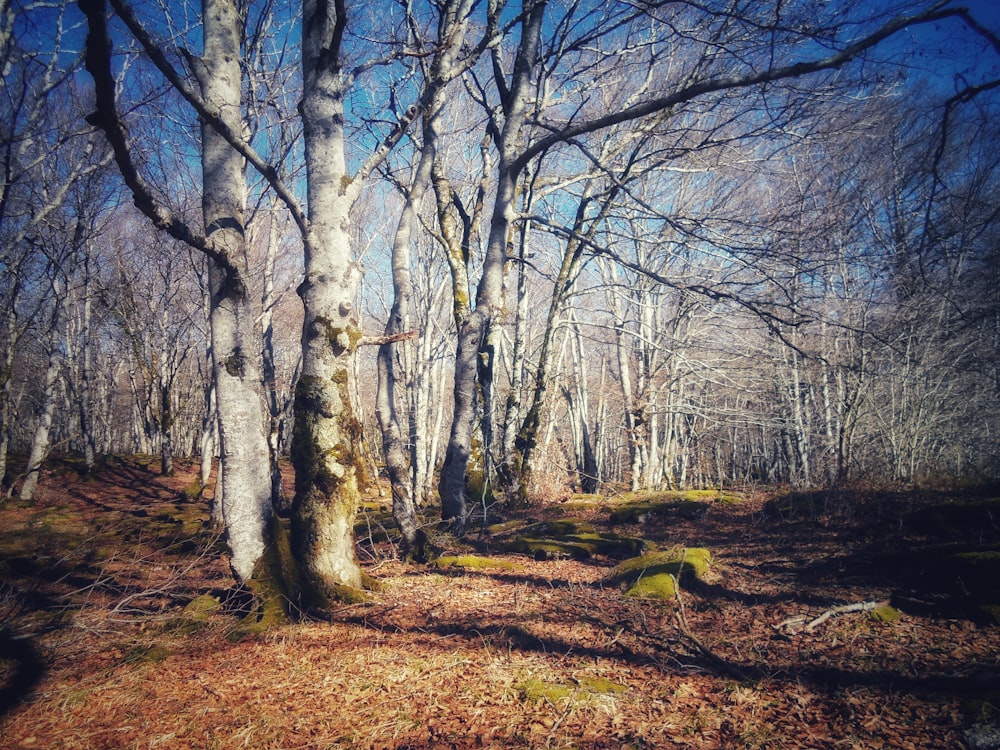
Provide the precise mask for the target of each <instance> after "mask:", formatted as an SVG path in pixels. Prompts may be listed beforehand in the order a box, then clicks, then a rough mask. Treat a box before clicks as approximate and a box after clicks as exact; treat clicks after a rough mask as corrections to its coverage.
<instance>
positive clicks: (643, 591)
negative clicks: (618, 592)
mask: <svg viewBox="0 0 1000 750" xmlns="http://www.w3.org/2000/svg"><path fill="white" fill-rule="evenodd" d="M625 596H627V597H630V598H635V599H660V600H663V601H670V600H672V599H673V598H674V597H675V596H677V578H676V577H675V576H674V575H672V574H670V573H653V574H651V575H645V576H642V577H641V578H640V579H639V580H637V581H636V582H635V583H633V584H632V585H631V586H629V587H628V588H626V589H625Z"/></svg>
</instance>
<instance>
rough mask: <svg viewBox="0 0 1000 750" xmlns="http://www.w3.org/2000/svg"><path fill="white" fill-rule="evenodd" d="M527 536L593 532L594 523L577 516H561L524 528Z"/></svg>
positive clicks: (557, 535)
mask: <svg viewBox="0 0 1000 750" xmlns="http://www.w3.org/2000/svg"><path fill="white" fill-rule="evenodd" d="M522 531H523V533H524V534H525V535H527V536H536V537H541V536H549V537H562V536H568V535H570V534H593V533H594V532H595V531H596V529H594V526H593V524H590V523H587V522H586V521H581V520H578V519H575V518H559V519H554V520H551V521H539V522H538V523H532V524H529V525H528V526H525V527H524V528H523V529H522Z"/></svg>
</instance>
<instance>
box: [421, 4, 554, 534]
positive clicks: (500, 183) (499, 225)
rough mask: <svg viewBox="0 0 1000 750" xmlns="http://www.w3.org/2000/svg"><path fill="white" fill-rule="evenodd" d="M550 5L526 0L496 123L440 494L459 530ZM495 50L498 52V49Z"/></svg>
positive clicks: (463, 521)
mask: <svg viewBox="0 0 1000 750" xmlns="http://www.w3.org/2000/svg"><path fill="white" fill-rule="evenodd" d="M545 5H546V2H545V0H535V2H532V3H530V4H526V7H525V14H524V19H523V21H522V29H521V41H520V44H519V46H518V51H517V56H516V58H515V62H514V68H513V73H512V76H511V81H510V85H509V87H506V86H505V87H503V89H504V95H503V99H504V101H503V102H502V106H503V112H504V121H503V126H502V127H501V128H493V129H492V132H494V133H495V135H496V137H497V144H496V145H497V150H498V152H499V163H498V165H497V178H496V197H495V199H494V204H493V214H492V219H491V223H490V233H489V239H488V241H487V245H486V256H485V258H484V260H483V272H482V276H481V277H480V281H479V286H478V288H477V290H476V306H475V309H473V310H472V311H471V312H470V313H469V314H468V316H467V317H466V318H465V320H464V321H462V322H461V323H460V325H459V329H458V348H457V351H456V354H455V391H454V394H455V409H454V416H453V418H452V425H451V434H450V436H449V439H448V448H447V450H446V452H445V459H444V465H443V466H442V467H441V480H440V483H439V486H438V487H439V491H440V494H441V511H442V512H441V516H442V521H443V522H444V523H445V524H447V525H448V526H449V527H450V528H451V529H452V530H453V531H454V532H456V533H458V534H463V533H464V532H465V526H466V523H467V518H468V512H469V511H468V505H467V502H466V497H465V485H466V473H467V471H468V468H469V459H470V457H471V455H472V438H473V432H474V426H475V418H476V396H477V389H478V388H489V387H491V386H492V383H484V382H480V372H481V371H482V369H483V368H484V367H485V369H486V371H489V370H490V368H491V353H490V351H489V349H488V346H487V343H488V338H489V333H490V328H491V326H492V325H493V319H494V316H495V315H496V314H497V313H498V312H499V311H500V309H501V306H502V304H503V299H502V298H503V271H504V264H505V263H506V261H507V242H508V239H509V237H510V227H511V224H512V222H513V220H514V201H515V198H516V195H517V190H516V184H517V180H518V178H519V175H520V171H521V169H523V164H522V163H520V162H519V161H518V160H517V157H518V156H519V154H520V149H519V141H520V139H521V137H522V128H523V127H524V124H525V119H526V113H527V108H528V100H529V97H530V95H531V79H532V75H533V71H534V69H535V65H536V63H537V55H538V47H539V38H540V35H541V29H542V19H543V17H544V13H545ZM493 52H494V53H495V54H499V51H498V50H496V49H494V50H493ZM495 68H496V69H497V70H502V69H503V65H502V64H501V62H500V61H499V60H497V61H496V65H495ZM462 291H463V290H461V289H459V288H457V287H456V289H455V295H456V309H457V308H458V306H459V305H458V301H459V297H460V294H461V293H462ZM481 358H482V359H481Z"/></svg>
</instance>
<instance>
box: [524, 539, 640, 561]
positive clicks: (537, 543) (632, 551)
mask: <svg viewBox="0 0 1000 750" xmlns="http://www.w3.org/2000/svg"><path fill="white" fill-rule="evenodd" d="M648 546H649V543H648V542H646V540H644V539H639V538H637V537H629V536H619V535H618V534H598V533H596V532H582V533H576V534H563V535H557V536H553V537H531V536H519V537H517V538H515V539H514V540H512V541H511V542H510V543H509V544H508V545H507V548H508V549H509V550H510V551H511V552H519V553H521V554H526V555H532V556H533V557H534V558H535V559H536V560H559V559H567V558H572V559H574V560H588V559H590V558H591V557H593V556H594V555H602V556H604V557H619V558H620V557H629V556H633V555H638V554H641V553H642V551H643V550H645V549H646V548H647V547H648Z"/></svg>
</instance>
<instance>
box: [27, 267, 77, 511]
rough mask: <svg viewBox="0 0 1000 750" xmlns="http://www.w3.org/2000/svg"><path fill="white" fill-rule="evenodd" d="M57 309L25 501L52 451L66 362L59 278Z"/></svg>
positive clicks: (32, 494)
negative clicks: (50, 443)
mask: <svg viewBox="0 0 1000 750" xmlns="http://www.w3.org/2000/svg"><path fill="white" fill-rule="evenodd" d="M52 290H53V298H54V299H53V303H52V304H53V309H52V322H51V325H50V328H49V360H48V365H47V366H46V368H45V388H44V390H43V392H42V408H41V410H40V411H39V414H38V421H37V422H36V423H35V431H34V434H33V435H32V438H31V450H30V451H29V453H28V463H27V467H26V468H25V476H24V482H23V483H22V484H21V492H20V494H19V498H20V499H21V501H22V502H31V501H32V500H34V498H35V489H36V488H37V487H38V478H39V475H40V474H41V471H42V462H43V461H44V460H45V456H46V455H47V454H48V452H49V436H50V434H51V432H52V420H53V418H54V417H55V411H56V399H57V397H58V393H57V386H58V379H59V373H60V371H61V370H62V366H63V347H62V333H63V326H64V318H65V302H66V300H65V296H66V293H65V291H64V290H63V288H62V284H61V283H60V282H59V280H58V279H56V280H54V281H53V282H52Z"/></svg>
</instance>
